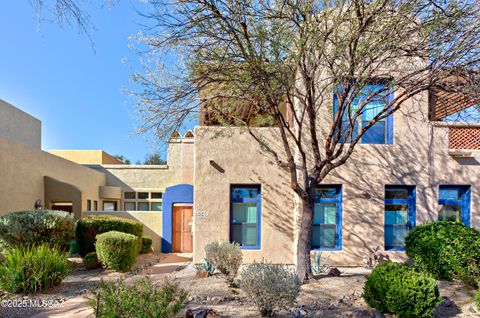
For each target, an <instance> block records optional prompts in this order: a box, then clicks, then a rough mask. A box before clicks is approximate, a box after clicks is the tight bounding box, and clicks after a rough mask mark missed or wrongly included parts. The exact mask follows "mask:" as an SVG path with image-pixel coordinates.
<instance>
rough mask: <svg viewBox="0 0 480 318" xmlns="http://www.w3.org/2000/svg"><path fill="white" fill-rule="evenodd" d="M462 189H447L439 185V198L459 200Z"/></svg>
mask: <svg viewBox="0 0 480 318" xmlns="http://www.w3.org/2000/svg"><path fill="white" fill-rule="evenodd" d="M461 199H462V191H460V189H449V188H443V187H440V200H461Z"/></svg>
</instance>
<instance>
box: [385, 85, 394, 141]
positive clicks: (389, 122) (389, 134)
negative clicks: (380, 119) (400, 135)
mask: <svg viewBox="0 0 480 318" xmlns="http://www.w3.org/2000/svg"><path fill="white" fill-rule="evenodd" d="M393 98H394V96H393V92H392V91H390V92H389V94H388V99H387V102H388V103H389V104H391V103H392V102H393ZM391 107H393V105H392V106H390V108H391ZM393 133H394V130H393V114H390V116H388V117H387V140H386V142H387V144H389V145H393Z"/></svg>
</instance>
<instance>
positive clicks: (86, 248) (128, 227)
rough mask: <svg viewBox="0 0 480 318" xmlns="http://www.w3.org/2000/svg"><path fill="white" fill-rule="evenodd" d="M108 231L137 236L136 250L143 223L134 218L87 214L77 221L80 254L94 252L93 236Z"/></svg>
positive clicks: (76, 228)
mask: <svg viewBox="0 0 480 318" xmlns="http://www.w3.org/2000/svg"><path fill="white" fill-rule="evenodd" d="M110 231H118V232H123V233H128V234H133V235H135V236H137V237H138V238H139V242H138V251H140V249H141V243H142V242H141V236H142V233H143V224H142V223H140V222H137V221H134V220H128V219H122V218H119V217H116V216H110V215H95V216H87V217H85V218H82V219H81V220H78V221H77V224H76V227H75V235H76V237H77V242H78V247H79V250H80V255H82V256H85V255H86V254H87V253H90V252H95V237H96V236H97V235H98V234H102V233H105V232H110Z"/></svg>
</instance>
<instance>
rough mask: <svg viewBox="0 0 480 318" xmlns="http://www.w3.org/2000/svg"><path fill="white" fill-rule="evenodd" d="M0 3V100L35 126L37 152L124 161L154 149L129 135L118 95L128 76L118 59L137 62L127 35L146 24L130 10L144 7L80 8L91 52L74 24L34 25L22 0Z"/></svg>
mask: <svg viewBox="0 0 480 318" xmlns="http://www.w3.org/2000/svg"><path fill="white" fill-rule="evenodd" d="M2 2H3V3H2V4H1V5H0V36H1V43H2V47H1V48H0V98H1V99H3V100H5V101H7V102H10V103H11V104H13V105H15V106H17V107H19V108H20V109H22V110H24V111H26V112H27V113H30V114H32V115H33V116H35V117H37V118H38V119H40V120H41V121H42V124H43V136H42V142H43V149H45V150H49V149H103V150H105V151H107V152H109V153H111V154H123V155H124V156H126V157H127V158H128V159H130V160H131V161H132V162H135V161H137V160H143V159H144V158H145V155H146V154H147V153H151V152H152V151H154V149H155V147H154V146H155V145H154V142H153V141H152V140H151V138H146V136H131V135H132V134H133V132H134V129H135V125H137V124H138V122H136V121H135V118H134V114H133V102H134V101H133V100H132V99H131V98H130V97H128V96H127V95H125V94H124V93H123V92H122V86H123V85H125V84H128V81H129V75H130V70H129V69H128V67H127V66H126V65H124V64H123V63H122V60H124V59H125V58H127V59H128V60H129V61H130V62H131V63H132V64H135V62H136V61H137V57H136V53H135V52H134V51H132V50H131V49H129V48H128V44H129V40H128V37H129V35H131V34H135V33H137V32H138V31H140V30H141V28H142V27H141V25H140V24H144V25H145V24H148V23H149V21H146V20H145V19H144V18H142V17H141V16H139V15H138V14H137V12H136V11H135V9H136V10H140V11H143V12H146V11H148V9H149V5H148V4H145V3H142V2H141V1H137V0H130V1H129V0H122V1H120V2H119V3H118V4H116V5H115V6H114V7H112V8H102V7H101V5H100V4H99V3H101V2H100V1H91V2H92V3H89V2H80V3H82V5H83V6H84V8H85V9H86V10H88V12H89V13H90V15H91V17H92V21H93V23H94V25H95V29H94V30H91V32H90V34H91V37H92V40H93V41H94V43H95V52H94V50H92V47H91V45H90V43H89V40H88V38H87V37H86V36H85V35H83V34H80V33H79V32H78V29H77V28H76V26H71V27H69V26H65V27H63V28H62V27H61V26H59V25H57V24H54V23H51V22H48V21H47V22H42V23H41V24H40V25H39V24H38V20H37V19H36V17H35V14H34V11H33V9H32V8H31V6H30V4H29V1H28V0H17V1H2ZM93 3H96V4H93ZM45 17H48V15H45ZM149 139H150V140H149ZM162 157H165V153H163V154H162Z"/></svg>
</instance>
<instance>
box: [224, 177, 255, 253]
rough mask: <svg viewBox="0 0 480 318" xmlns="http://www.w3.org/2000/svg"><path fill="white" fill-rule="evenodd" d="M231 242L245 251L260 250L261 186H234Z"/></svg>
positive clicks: (231, 203)
mask: <svg viewBox="0 0 480 318" xmlns="http://www.w3.org/2000/svg"><path fill="white" fill-rule="evenodd" d="M230 200H231V202H230V205H231V215H230V220H231V224H230V241H231V242H236V243H238V244H240V247H241V248H243V249H259V248H260V230H261V191H260V186H259V185H239V186H236V185H235V186H232V187H231V193H230Z"/></svg>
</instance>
